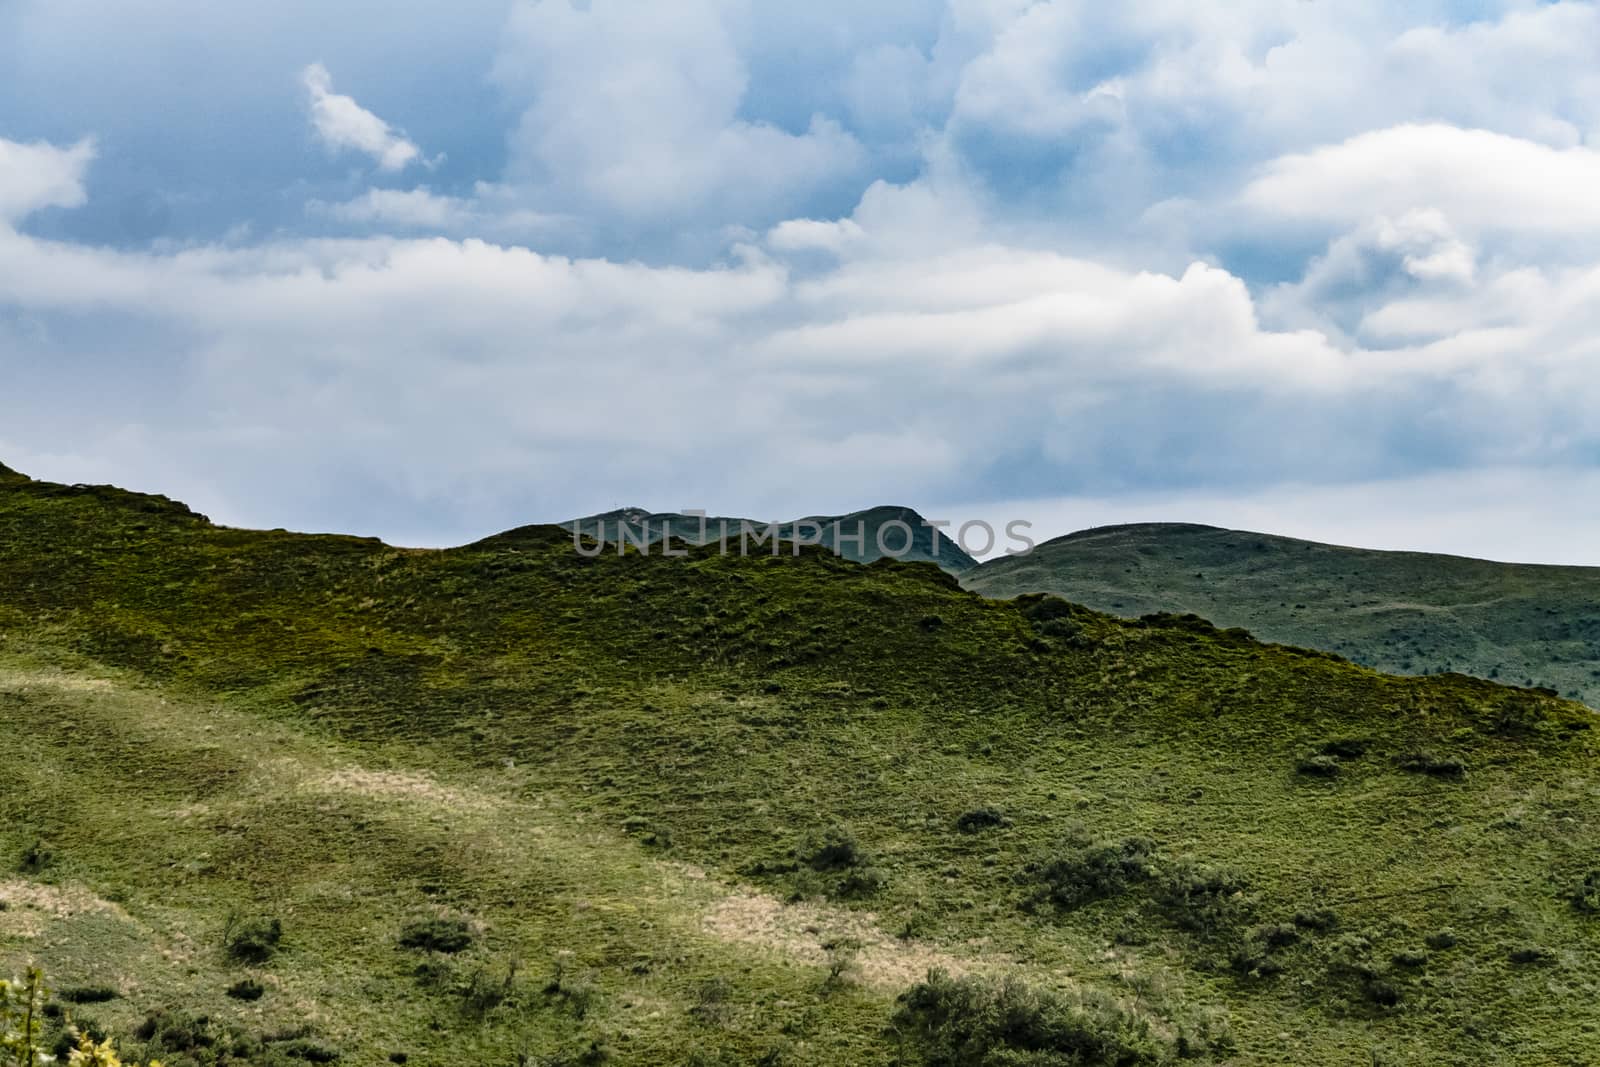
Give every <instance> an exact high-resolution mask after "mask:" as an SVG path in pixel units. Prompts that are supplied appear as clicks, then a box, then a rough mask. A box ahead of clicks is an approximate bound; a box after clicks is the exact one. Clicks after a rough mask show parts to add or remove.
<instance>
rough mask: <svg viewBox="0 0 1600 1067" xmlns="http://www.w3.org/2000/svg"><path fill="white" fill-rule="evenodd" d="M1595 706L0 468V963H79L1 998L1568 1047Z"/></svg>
mask: <svg viewBox="0 0 1600 1067" xmlns="http://www.w3.org/2000/svg"><path fill="white" fill-rule="evenodd" d="M934 617H936V618H937V619H938V620H939V623H938V624H937V625H928V624H925V620H927V619H929V618H934ZM1591 726H1592V713H1590V712H1589V711H1588V710H1587V709H1585V708H1583V707H1581V706H1578V705H1575V704H1572V703H1569V702H1566V701H1563V700H1561V699H1559V698H1556V697H1554V696H1552V695H1551V694H1549V693H1543V692H1538V691H1535V690H1530V689H1511V688H1505V687H1501V686H1498V685H1495V684H1492V683H1490V682H1486V681H1482V680H1478V679H1473V678H1468V677H1463V676H1460V675H1445V676H1437V677H1427V678H1402V677H1394V676H1387V675H1381V674H1377V673H1375V672H1372V671H1369V670H1366V669H1363V668H1360V667H1357V666H1354V665H1352V664H1350V663H1347V662H1343V661H1341V660H1339V659H1337V658H1335V657H1331V656H1328V655H1326V654H1322V653H1316V652H1309V651H1304V650H1299V649H1292V648H1282V647H1274V646H1266V645H1262V644H1259V643H1257V642H1255V641H1254V640H1252V639H1251V638H1250V637H1249V636H1248V635H1246V634H1242V633H1239V632H1237V631H1230V630H1226V629H1218V628H1217V627H1213V626H1211V625H1210V624H1208V623H1206V622H1205V621H1204V620H1201V619H1195V618H1185V617H1183V616H1177V615H1173V616H1161V617H1153V618H1150V619H1145V620H1142V621H1139V622H1129V621H1123V620H1119V619H1116V618H1112V617H1109V616H1106V615H1101V614H1097V613H1095V612H1093V611H1089V610H1087V609H1084V608H1081V607H1077V606H1074V605H1071V604H1066V603H1064V602H1062V601H1059V600H1055V599H1052V598H1049V597H1029V598H1024V599H1022V600H1019V601H1018V602H1016V603H1008V602H998V601H992V600H985V599H983V598H981V597H978V596H975V595H972V594H970V593H966V592H963V591H962V590H961V589H960V588H959V587H958V586H957V583H956V582H955V580H954V579H953V578H951V577H950V576H949V575H947V574H944V573H942V572H940V571H939V570H938V569H936V568H934V567H932V566H931V565H915V564H911V565H908V564H896V563H892V562H878V563H873V564H870V565H859V564H854V563H849V562H845V561H840V560H837V559H834V558H832V557H829V556H827V555H825V554H823V553H821V552H819V551H816V550H807V551H805V552H802V553H801V554H800V555H799V556H798V557H790V556H783V557H780V558H777V559H774V558H771V557H767V556H763V557H759V558H756V557H752V558H749V559H739V558H737V557H722V556H719V555H717V554H716V553H715V552H714V551H706V550H690V553H689V555H688V556H686V557H683V558H672V559H662V558H660V557H659V556H652V557H650V558H644V557H641V556H640V555H639V554H638V553H635V552H629V553H626V554H624V555H622V556H620V557H619V556H617V555H615V554H614V553H607V554H605V555H604V556H601V557H596V558H586V557H583V556H581V555H579V554H578V553H576V552H574V551H573V549H572V543H571V537H570V535H568V534H567V533H566V532H564V531H561V530H557V529H550V528H530V529H524V530H516V531H510V532H508V533H506V534H503V535H500V536H498V537H495V538H490V539H488V540H487V541H485V542H482V543H480V544H476V545H471V546H466V547H464V548H460V549H452V550H448V551H427V552H423V551H408V550H401V549H395V548H392V547H389V546H386V545H383V544H380V543H378V542H376V541H368V540H360V539H355V538H340V537H308V536H300V535H293V534H286V533H281V532H277V533H261V532H252V531H242V530H229V529H222V528H218V527H215V526H213V525H211V524H209V523H208V522H206V521H205V520H204V519H203V518H201V517H200V516H197V515H194V514H192V513H191V512H190V511H189V510H188V509H186V508H184V507H183V506H181V505H178V504H176V503H173V502H171V501H165V500H162V499H160V498H155V497H145V496H139V495H137V494H132V493H126V492H123V491H120V490H113V489H105V488H84V487H64V486H53V485H47V484H43V483H37V482H27V481H23V480H20V479H7V480H6V481H5V484H4V485H3V486H0V752H4V753H5V756H6V768H7V775H6V777H5V778H4V779H3V784H0V970H3V971H4V973H19V974H20V973H23V970H24V968H25V967H26V966H27V964H28V962H29V961H30V960H36V961H38V962H39V963H41V964H43V965H44V966H45V967H46V968H47V969H48V971H49V973H50V974H51V976H52V978H53V979H54V981H55V984H56V988H57V989H59V990H63V991H71V992H72V993H73V994H74V996H75V997H76V998H77V1002H73V1001H72V1000H69V999H68V997H67V996H65V995H64V994H62V993H55V994H48V993H47V994H43V995H41V994H38V993H37V992H36V993H35V994H33V995H31V997H30V999H32V1000H34V1001H36V1011H35V1013H34V1015H35V1018H34V1022H33V1023H31V1024H30V1023H27V1022H26V1021H24V1023H23V1024H21V1025H14V1026H10V1027H8V1028H6V1033H7V1034H8V1035H11V1034H22V1033H27V1034H28V1036H26V1037H25V1038H22V1039H21V1040H25V1041H27V1042H29V1043H30V1044H31V1045H32V1046H34V1047H38V1048H43V1049H45V1050H46V1051H48V1052H51V1053H53V1054H57V1055H60V1056H65V1057H70V1054H71V1052H72V1048H73V1047H74V1046H75V1045H76V1044H77V1043H78V1042H79V1041H81V1038H82V1036H83V1035H88V1036H89V1038H90V1040H92V1041H94V1042H97V1043H104V1042H106V1041H108V1040H109V1041H113V1042H114V1047H115V1048H116V1049H118V1050H120V1052H119V1055H121V1056H123V1057H124V1058H125V1059H127V1060H130V1061H133V1062H144V1061H147V1060H150V1059H157V1060H160V1061H161V1062H162V1063H164V1064H166V1067H174V1065H183V1067H187V1065H188V1064H195V1065H207V1067H209V1065H212V1064H220V1063H252V1064H280V1065H281V1064H288V1063H298V1064H304V1063H308V1062H309V1063H324V1062H338V1063H341V1064H350V1065H369V1064H372V1065H376V1064H387V1063H417V1064H424V1063H484V1064H497V1063H504V1064H541V1065H544V1067H551V1065H554V1064H576V1063H603V1062H615V1063H642V1064H657V1063H660V1064H675V1063H701V1064H717V1063H727V1064H748V1063H768V1064H784V1065H787V1067H794V1065H803V1064H834V1063H850V1064H865V1065H872V1064H880V1065H885V1067H887V1065H889V1064H893V1063H897V1062H900V1063H926V1064H937V1063H968V1062H971V1063H993V1064H1002V1063H1004V1064H1046V1063H1062V1064H1073V1063H1099V1062H1111V1063H1128V1064H1137V1063H1160V1062H1166V1061H1169V1060H1173V1059H1184V1058H1189V1059H1198V1060H1202V1061H1204V1060H1207V1059H1210V1060H1215V1061H1219V1062H1227V1063H1237V1064H1269V1063H1281V1062H1284V1061H1285V1060H1289V1061H1292V1062H1295V1063H1306V1064H1330V1065H1344V1064H1349V1063H1370V1062H1374V1061H1377V1062H1385V1063H1449V1064H1462V1065H1469V1064H1470V1065H1474V1067H1476V1065H1478V1064H1483V1063H1528V1064H1544V1063H1563V1062H1573V1063H1576V1062H1585V1061H1586V1058H1587V1057H1588V1056H1589V1050H1590V1049H1591V1046H1592V1044H1593V1041H1592V1037H1593V1033H1594V1031H1595V1030H1596V1029H1597V1028H1600V1008H1597V1003H1600V1002H1597V1001H1596V999H1595V998H1594V997H1593V996H1592V995H1591V994H1592V990H1591V988H1590V986H1591V984H1592V982H1591V976H1592V975H1593V974H1594V973H1596V972H1597V971H1600V922H1597V921H1596V914H1597V913H1600V904H1597V901H1596V895H1597V890H1596V885H1597V882H1596V880H1595V877H1594V876H1593V874H1592V872H1595V871H1596V870H1600V852H1597V851H1596V849H1595V846H1594V844H1593V841H1592V836H1591V835H1590V834H1589V833H1588V831H1587V827H1589V826H1592V825H1593V824H1594V823H1595V822H1596V821H1597V820H1600V791H1597V789H1596V785H1595V780H1594V768H1595V766H1597V762H1596V757H1597V755H1600V752H1597V746H1596V744H1595V737H1594V734H1593V731H1592V729H1591ZM1307 761H1332V764H1333V766H1334V767H1335V768H1336V771H1335V772H1334V773H1331V774H1323V773H1319V772H1315V771H1313V772H1307V771H1303V770H1301V769H1300V768H1301V765H1302V764H1303V763H1306V762H1307ZM1312 765H1313V766H1319V767H1320V766H1321V764H1320V763H1316V764H1312ZM1452 765H1454V766H1457V767H1459V770H1454V771H1453V770H1450V769H1449V768H1450V767H1451V766H1452ZM930 971H931V972H934V973H932V974H930ZM7 988H8V989H10V988H11V987H10V986H8V987H7ZM103 992H110V993H112V994H114V995H113V996H111V997H109V998H107V997H103V996H101V994H102V993H103ZM83 994H89V995H87V996H84V995H83ZM8 995H11V996H12V1001H13V1003H21V999H19V997H18V996H17V995H16V994H15V993H12V994H8ZM71 1027H75V1028H77V1033H78V1036H77V1037H73V1036H72V1033H71V1031H70V1029H69V1028H71ZM8 1040H12V1041H13V1044H15V1042H16V1040H17V1039H15V1038H9V1037H8ZM96 1047H97V1048H98V1047H102V1045H100V1044H97V1046H96ZM58 1050H59V1051H58ZM6 1051H7V1052H8V1053H10V1052H12V1051H13V1050H12V1049H11V1048H7V1050H6ZM0 1062H3V1060H0ZM6 1067H10V1065H9V1064H7V1065H6Z"/></svg>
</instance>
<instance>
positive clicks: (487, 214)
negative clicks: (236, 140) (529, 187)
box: [306, 182, 570, 239]
mask: <svg viewBox="0 0 1600 1067" xmlns="http://www.w3.org/2000/svg"><path fill="white" fill-rule="evenodd" d="M306 207H307V210H308V211H310V212H312V213H313V214H316V215H320V216H323V217H326V218H330V219H335V220H337V221H340V222H345V223H351V224H353V225H356V226H361V227H367V228H382V227H389V228H392V229H395V230H402V231H417V230H421V231H427V232H430V233H439V234H452V235H472V236H479V237H488V236H500V237H517V238H523V239H526V238H529V237H535V236H539V235H548V234H549V233H551V232H553V231H555V230H557V229H559V228H561V227H563V226H566V225H569V224H570V220H566V219H562V218H560V217H557V216H552V215H542V214H539V213H538V212H535V211H530V210H528V209H527V208H524V207H521V206H520V205H519V203H518V200H517V197H516V195H515V193H514V192H513V191H512V190H509V189H507V188H505V187H503V186H496V185H491V184H489V183H486V182H479V183H478V185H477V187H476V188H475V189H474V190H473V195H472V196H470V197H461V196H444V195H441V194H438V193H434V192H432V191H431V190H429V189H428V188H427V187H426V186H419V187H418V188H415V189H368V190H367V191H366V192H365V193H363V194H362V195H360V196H358V197H356V198H354V199H352V200H345V201H341V202H338V203H327V202H325V201H320V200H314V201H312V202H310V203H309V204H307V205H306Z"/></svg>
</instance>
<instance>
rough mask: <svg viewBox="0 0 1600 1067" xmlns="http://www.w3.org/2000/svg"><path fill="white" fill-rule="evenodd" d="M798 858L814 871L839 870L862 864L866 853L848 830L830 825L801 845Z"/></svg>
mask: <svg viewBox="0 0 1600 1067" xmlns="http://www.w3.org/2000/svg"><path fill="white" fill-rule="evenodd" d="M800 859H801V861H802V862H803V863H805V864H806V866H808V867H810V868H811V869H812V870H814V871H840V870H844V869H846V868H849V867H859V866H864V865H865V864H866V862H867V854H866V853H865V852H864V851H863V850H862V848H861V845H860V843H859V842H857V841H856V839H855V835H854V834H852V833H851V832H850V831H849V830H846V829H844V828H843V827H841V826H830V827H829V828H828V829H827V830H824V831H823V832H822V833H821V835H819V836H816V837H813V838H811V839H810V840H808V841H807V842H806V843H805V845H804V846H802V848H801V850H800Z"/></svg>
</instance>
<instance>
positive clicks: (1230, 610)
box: [962, 523, 1600, 707]
mask: <svg viewBox="0 0 1600 1067" xmlns="http://www.w3.org/2000/svg"><path fill="white" fill-rule="evenodd" d="M962 584H963V585H964V586H966V587H967V588H968V589H971V590H973V591H975V592H979V593H983V594H984V595H986V596H991V597H999V598H1010V597H1014V596H1018V595H1020V594H1023V593H1054V594H1056V595H1058V596H1062V597H1065V598H1066V599H1068V600H1071V601H1074V602H1075V603H1080V604H1084V605H1086V606H1088V607H1091V608H1095V609H1097V610H1100V611H1109V612H1113V613H1115V614H1118V615H1123V616H1138V615H1144V614H1149V613H1153V612H1176V613H1188V612H1192V613H1194V614H1197V615H1201V616H1204V617H1205V618H1207V619H1209V620H1211V621H1212V622H1214V623H1216V624H1217V625H1218V626H1242V627H1244V628H1245V629H1247V630H1249V631H1250V632H1251V633H1253V634H1255V635H1256V636H1257V637H1259V638H1261V639H1263V640H1267V641H1274V642H1280V643H1283V644H1293V645H1301V646H1305V647H1310V648H1321V649H1325V650H1328V651H1331V652H1337V653H1339V654H1340V655H1343V656H1345V657H1346V658H1348V659H1351V660H1353V661H1355V662H1357V663H1361V664H1363V665H1366V666H1370V667H1376V668H1378V669H1379V670H1384V671H1389V672H1393V673H1397V674H1437V673H1440V672H1443V671H1458V672H1461V673H1464V674H1472V675H1477V676H1479V677H1484V678H1491V679H1496V680H1500V681H1505V682H1508V683H1510V684H1514V685H1538V686H1544V687H1548V688H1551V689H1555V690H1557V691H1559V692H1561V693H1563V694H1565V695H1567V696H1569V697H1572V698H1574V699H1579V700H1582V701H1584V702H1585V703H1587V704H1589V705H1590V706H1591V707H1596V706H1600V567H1563V566H1546V565H1540V564H1517V563H1496V562H1492V561H1488V560H1477V559H1468V558H1465V557H1460V556H1446V555H1437V554H1431V553H1425V552H1393V551H1380V550H1373V549H1359V548H1345V547H1341V546H1338V545H1328V544H1322V543H1319V542H1315V541H1302V540H1298V539H1296V538H1291V537H1279V536H1275V535H1272V534H1263V533H1254V532H1250V531H1245V530H1227V529H1222V528H1219V527H1215V526H1201V525H1193V524H1185V523H1139V524H1132V525H1125V526H1102V527H1096V528H1093V529H1088V530H1080V531H1077V532H1076V533H1071V534H1067V535H1066V536H1064V537H1058V538H1055V539H1053V540H1051V541H1046V542H1044V543H1042V544H1040V545H1039V546H1038V547H1037V548H1035V549H1034V551H1033V552H1032V553H1031V554H1029V555H1027V556H1013V557H1002V558H997V559H993V560H990V561H988V562H985V563H983V564H981V565H980V566H979V567H977V568H976V569H974V570H971V571H968V572H966V573H964V574H963V575H962Z"/></svg>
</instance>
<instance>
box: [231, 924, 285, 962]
mask: <svg viewBox="0 0 1600 1067" xmlns="http://www.w3.org/2000/svg"><path fill="white" fill-rule="evenodd" d="M282 940H283V924H282V923H281V922H279V921H278V920H277V919H265V918H263V919H246V920H245V921H244V922H241V923H237V924H235V923H234V922H233V920H231V919H230V920H229V922H228V929H227V930H226V931H224V933H223V935H222V943H223V946H224V947H225V948H226V949H227V952H228V956H229V958H231V959H233V960H234V961H235V962H237V963H256V964H260V963H266V962H267V961H268V960H270V959H271V958H272V956H273V954H274V953H276V952H277V951H278V942H280V941H282Z"/></svg>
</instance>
